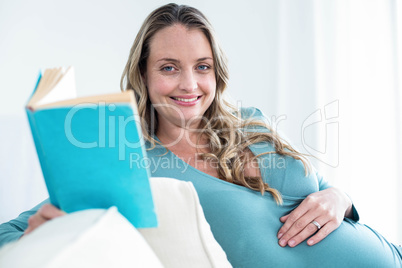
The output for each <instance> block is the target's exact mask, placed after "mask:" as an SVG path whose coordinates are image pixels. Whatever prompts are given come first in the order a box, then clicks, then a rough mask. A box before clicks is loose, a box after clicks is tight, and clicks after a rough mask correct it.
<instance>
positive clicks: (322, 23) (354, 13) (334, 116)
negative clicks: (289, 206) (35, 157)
mask: <svg viewBox="0 0 402 268" xmlns="http://www.w3.org/2000/svg"><path fill="white" fill-rule="evenodd" d="M401 9H402V3H401V1H391V0H388V1H385V0H371V1H367V0H351V1H349V0H338V1H321V0H316V1H308V0H304V1H281V2H280V3H279V5H278V14H279V15H278V23H277V25H278V36H277V40H278V44H277V47H278V50H277V60H276V63H275V64H276V67H277V70H278V71H277V72H278V79H277V81H275V82H274V85H275V88H277V93H276V94H277V96H276V99H275V101H273V102H272V103H271V107H274V108H272V110H270V111H268V113H269V114H273V113H274V114H275V116H274V119H275V118H276V119H277V118H280V116H278V115H281V114H283V115H288V118H287V120H285V121H283V122H279V121H276V123H277V124H276V127H277V129H278V131H279V132H283V133H286V134H287V136H288V138H289V139H290V140H291V141H293V143H294V144H296V147H298V149H300V150H301V151H304V152H306V153H309V154H311V155H313V156H316V157H317V158H318V159H319V160H315V161H314V164H315V165H316V166H317V167H318V169H319V170H320V171H321V173H324V175H325V177H327V178H328V179H329V180H330V181H331V183H332V184H333V185H335V186H339V187H341V188H342V189H344V190H345V191H346V192H347V193H348V194H349V195H350V196H351V197H352V199H353V201H354V203H355V205H356V207H357V209H358V211H359V212H360V214H361V222H362V223H366V224H368V225H369V226H370V227H372V228H374V229H376V230H377V231H379V232H380V233H382V234H383V235H384V236H385V237H387V238H388V239H389V240H391V241H392V242H394V243H399V244H401V243H402V197H401V195H402V182H401V181H402V170H401V166H402V153H401V152H402V151H401V150H402V140H401V139H402V135H401V134H402V130H401V125H402V119H401V115H402V107H401V105H402V94H401V86H402V80H401V79H402V74H401V72H402V66H401V64H402V39H401V38H402V37H401V34H402V23H401V16H402V12H401ZM311 107H315V108H314V109H313V110H311ZM274 123H275V120H274Z"/></svg>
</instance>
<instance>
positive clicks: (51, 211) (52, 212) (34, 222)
mask: <svg viewBox="0 0 402 268" xmlns="http://www.w3.org/2000/svg"><path fill="white" fill-rule="evenodd" d="M65 214H66V213H65V212H64V211H61V210H60V209H58V208H56V207H55V206H53V205H51V204H44V205H43V206H42V207H41V208H40V209H39V210H38V211H37V212H36V213H35V214H34V215H32V216H31V217H29V219H28V228H27V229H26V230H25V232H24V235H26V234H29V233H30V232H32V231H33V230H35V229H36V228H37V227H38V226H40V225H42V224H43V223H45V222H47V221H48V220H51V219H53V218H56V217H60V216H63V215H65Z"/></svg>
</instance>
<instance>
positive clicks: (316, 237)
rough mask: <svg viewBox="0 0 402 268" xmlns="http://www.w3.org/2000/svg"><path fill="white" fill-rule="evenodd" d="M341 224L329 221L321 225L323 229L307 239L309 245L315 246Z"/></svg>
mask: <svg viewBox="0 0 402 268" xmlns="http://www.w3.org/2000/svg"><path fill="white" fill-rule="evenodd" d="M338 226H339V225H337V223H336V222H333V221H331V222H328V223H327V224H325V225H324V226H322V227H321V229H320V230H319V231H318V232H317V233H316V234H315V235H314V236H312V237H311V238H310V239H309V240H307V244H308V245H309V246H313V245H315V244H317V243H318V242H320V241H321V240H323V239H324V238H325V237H327V236H328V235H329V234H330V233H332V231H334V230H335V229H336V228H338Z"/></svg>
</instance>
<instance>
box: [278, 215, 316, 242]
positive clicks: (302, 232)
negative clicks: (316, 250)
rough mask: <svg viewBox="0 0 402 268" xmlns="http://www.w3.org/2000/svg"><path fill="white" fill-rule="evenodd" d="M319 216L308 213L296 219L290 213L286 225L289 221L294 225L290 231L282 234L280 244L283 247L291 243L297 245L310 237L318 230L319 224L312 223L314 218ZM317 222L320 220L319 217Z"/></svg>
mask: <svg viewBox="0 0 402 268" xmlns="http://www.w3.org/2000/svg"><path fill="white" fill-rule="evenodd" d="M317 216H318V215H314V214H311V213H306V214H305V215H303V216H302V217H300V218H299V219H297V220H295V219H294V218H293V217H292V215H291V214H290V215H289V217H288V219H287V221H286V222H285V224H284V226H285V225H286V224H287V223H288V222H291V223H292V225H291V226H290V228H289V229H288V231H287V232H286V233H284V234H283V235H282V236H281V238H280V240H279V245H281V246H282V247H285V246H286V245H289V246H290V247H295V246H297V245H298V244H300V243H301V242H303V241H304V240H306V239H307V238H309V237H310V236H311V235H313V234H314V233H315V232H317V230H318V228H317V226H315V225H314V224H312V223H311V222H312V221H313V220H312V219H314V218H316V217H317ZM317 222H319V220H318V219H317Z"/></svg>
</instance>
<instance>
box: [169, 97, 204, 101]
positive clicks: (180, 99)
mask: <svg viewBox="0 0 402 268" xmlns="http://www.w3.org/2000/svg"><path fill="white" fill-rule="evenodd" d="M170 98H171V99H174V100H177V101H182V102H192V101H196V100H198V99H199V98H201V96H198V97H195V98H191V99H183V98H175V97H170Z"/></svg>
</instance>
